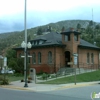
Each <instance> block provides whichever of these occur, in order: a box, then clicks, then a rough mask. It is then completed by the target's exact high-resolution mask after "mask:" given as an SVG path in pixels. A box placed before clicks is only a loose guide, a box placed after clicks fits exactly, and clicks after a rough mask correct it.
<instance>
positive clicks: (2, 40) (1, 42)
mask: <svg viewBox="0 0 100 100" xmlns="http://www.w3.org/2000/svg"><path fill="white" fill-rule="evenodd" d="M93 26H94V27H93ZM63 27H64V28H65V30H66V29H68V28H69V27H73V28H75V29H80V31H81V32H82V35H81V38H83V39H85V40H87V41H89V42H91V43H92V42H93V40H95V41H96V42H97V45H99V40H100V39H99V36H100V23H97V22H94V23H93V22H92V21H90V20H65V21H59V22H56V23H50V24H47V25H44V26H38V27H34V28H31V29H28V30H27V31H28V32H27V33H28V40H32V39H33V38H34V36H35V34H37V35H41V34H44V33H45V32H49V31H56V32H61V29H62V28H63ZM93 31H94V32H93ZM93 34H94V35H93ZM88 37H89V38H88ZM93 37H95V38H93ZM23 40H24V31H19V32H18V31H17V32H9V33H3V34H0V54H2V53H5V51H6V50H7V49H8V48H12V47H17V46H19V45H20V44H21V42H22V41H23Z"/></svg>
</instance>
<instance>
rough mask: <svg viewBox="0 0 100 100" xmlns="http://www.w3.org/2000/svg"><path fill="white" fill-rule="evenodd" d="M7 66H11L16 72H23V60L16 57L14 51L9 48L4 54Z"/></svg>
mask: <svg viewBox="0 0 100 100" xmlns="http://www.w3.org/2000/svg"><path fill="white" fill-rule="evenodd" d="M6 57H7V59H8V60H7V61H8V68H12V69H13V70H15V72H16V73H24V60H23V59H22V58H17V57H16V51H15V50H12V49H9V50H8V51H7V54H6Z"/></svg>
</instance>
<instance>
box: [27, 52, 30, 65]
mask: <svg viewBox="0 0 100 100" xmlns="http://www.w3.org/2000/svg"><path fill="white" fill-rule="evenodd" d="M28 56H30V53H29V52H28ZM27 60H28V63H30V57H27Z"/></svg>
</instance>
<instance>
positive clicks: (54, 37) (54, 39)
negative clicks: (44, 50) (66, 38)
mask: <svg viewBox="0 0 100 100" xmlns="http://www.w3.org/2000/svg"><path fill="white" fill-rule="evenodd" d="M37 40H44V42H43V43H42V44H41V45H38V46H45V45H61V46H64V44H62V36H61V34H60V33H57V32H51V33H48V34H45V35H42V36H38V37H36V38H35V39H33V40H31V41H30V42H33V41H37ZM34 46H36V45H33V47H34Z"/></svg>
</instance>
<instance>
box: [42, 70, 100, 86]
mask: <svg viewBox="0 0 100 100" xmlns="http://www.w3.org/2000/svg"><path fill="white" fill-rule="evenodd" d="M91 81H100V70H98V71H94V72H88V73H83V74H80V75H76V82H91ZM74 82H75V76H74V75H73V76H69V77H64V78H59V79H55V80H51V81H47V82H41V83H42V84H66V83H74Z"/></svg>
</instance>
